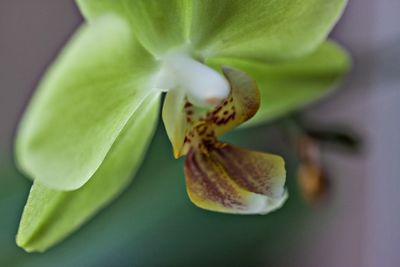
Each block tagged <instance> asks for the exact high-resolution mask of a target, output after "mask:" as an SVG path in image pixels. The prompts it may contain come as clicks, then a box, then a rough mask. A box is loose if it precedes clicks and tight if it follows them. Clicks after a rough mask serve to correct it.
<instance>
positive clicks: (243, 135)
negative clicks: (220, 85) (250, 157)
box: [0, 126, 315, 267]
mask: <svg viewBox="0 0 400 267" xmlns="http://www.w3.org/2000/svg"><path fill="white" fill-rule="evenodd" d="M284 137H285V135H284V134H283V133H282V132H281V131H280V130H279V128H277V127H271V126H261V127H257V128H251V129H244V130H240V131H237V132H234V133H232V134H230V135H228V136H227V137H226V140H227V141H229V142H231V143H235V144H237V145H240V146H243V147H246V148H250V149H257V150H261V151H268V152H272V153H278V154H281V155H283V156H284V158H285V160H286V164H287V171H288V178H287V185H288V188H289V194H290V197H289V200H288V201H287V203H286V204H285V205H284V207H283V208H282V209H280V210H278V211H276V212H273V213H272V214H270V215H267V216H235V215H225V214H218V213H212V212H208V211H204V210H201V209H199V208H197V207H195V206H194V205H193V204H191V203H190V201H189V199H188V197H187V195H186V192H185V184H184V176H183V161H182V160H174V159H173V157H172V152H171V148H170V144H169V142H168V140H167V137H166V134H165V131H164V129H163V128H162V126H160V127H159V129H158V131H157V133H156V136H155V139H154V140H153V142H152V145H151V147H150V150H149V153H148V155H147V158H146V160H145V162H144V164H143V166H142V168H141V169H140V171H139V173H138V174H137V176H136V177H135V179H134V180H133V183H132V184H131V185H130V186H129V188H128V189H127V190H126V191H125V193H124V194H123V195H122V196H121V197H120V198H119V199H117V200H116V201H115V202H114V203H112V204H111V205H110V206H109V207H107V208H106V209H105V210H103V211H102V212H100V213H99V214H97V215H96V216H95V217H94V219H92V220H91V221H90V222H89V223H87V224H86V225H84V226H83V227H82V228H81V229H80V230H79V231H77V232H76V233H75V234H74V235H72V236H71V237H69V238H68V239H67V240H65V241H63V242H62V243H60V244H59V245H57V246H56V247H54V248H52V249H50V250H49V251H48V252H46V253H44V254H39V253H34V254H28V253H26V252H24V251H23V250H22V249H20V248H18V247H17V246H16V245H15V241H14V239H15V233H16V231H17V227H18V221H19V216H20V214H21V212H22V208H23V205H24V203H25V200H26V197H27V195H28V191H29V187H30V182H29V180H27V179H26V178H24V177H22V176H21V175H20V174H18V172H17V170H15V169H14V167H12V166H3V167H2V170H1V173H0V176H1V180H0V214H1V221H0V236H1V239H0V266H38V267H39V266H40V267H42V266H71V267H72V266H264V265H267V264H273V263H274V262H282V259H284V258H285V257H287V255H291V254H292V253H293V252H294V251H295V250H296V248H297V247H298V246H299V245H301V242H302V240H303V238H302V236H303V235H304V234H305V232H304V231H308V230H307V229H308V228H309V226H308V225H307V220H306V219H307V218H308V216H309V215H310V214H311V213H310V211H309V209H308V208H307V207H306V206H305V205H304V204H303V202H302V200H301V199H299V196H298V195H297V192H296V190H297V189H296V184H295V181H294V179H293V177H294V174H295V166H296V162H295V160H294V155H293V154H291V152H290V151H292V149H290V146H289V144H288V143H287V139H285V138H284ZM314 219H315V218H314Z"/></svg>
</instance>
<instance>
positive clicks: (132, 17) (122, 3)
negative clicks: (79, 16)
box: [77, 0, 192, 56]
mask: <svg viewBox="0 0 400 267" xmlns="http://www.w3.org/2000/svg"><path fill="white" fill-rule="evenodd" d="M77 3H78V6H79V7H80V10H81V12H82V13H83V15H84V16H85V18H86V19H87V20H89V21H91V20H93V19H95V18H96V17H98V16H102V15H104V14H108V13H114V14H118V15H120V16H121V17H123V18H124V19H126V20H127V21H129V22H130V25H131V27H132V30H133V31H134V34H135V36H136V38H137V39H138V40H139V41H140V42H141V43H142V45H143V46H144V47H146V49H148V50H149V51H150V52H151V53H152V54H153V55H156V56H161V55H163V54H164V53H165V52H167V51H168V50H170V49H171V48H176V47H181V46H184V45H187V44H188V43H189V40H188V37H189V29H190V22H191V14H192V9H191V7H192V1H188V0H162V1H160V0H77Z"/></svg>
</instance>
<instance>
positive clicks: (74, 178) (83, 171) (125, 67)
mask: <svg viewBox="0 0 400 267" xmlns="http://www.w3.org/2000/svg"><path fill="white" fill-rule="evenodd" d="M155 67H156V64H155V62H154V59H153V57H152V56H151V55H150V54H149V53H147V52H146V50H144V49H143V47H142V46H141V45H140V44H139V43H138V42H137V41H136V40H135V39H134V35H133V34H132V32H131V30H130V27H129V25H128V24H127V23H126V22H125V21H124V20H121V19H120V18H118V17H116V16H112V15H108V16H104V17H100V18H99V19H97V20H95V21H93V22H92V23H91V24H90V25H84V26H82V28H81V29H80V30H79V31H78V32H77V34H76V35H75V36H74V37H73V38H72V40H71V41H70V42H69V44H68V45H67V47H66V48H65V49H64V50H63V51H62V53H61V55H60V56H59V57H58V59H57V60H56V62H55V63H54V64H53V66H52V67H51V68H50V71H49V72H48V73H47V75H46V76H45V78H44V80H43V81H42V82H41V83H40V85H39V88H38V91H37V92H36V94H35V96H34V97H33V99H32V101H31V103H30V105H29V108H28V109H27V111H26V113H25V115H24V118H23V121H22V123H21V125H20V128H19V131H18V135H17V147H16V150H17V152H16V153H17V155H16V156H17V162H18V164H19V167H20V168H21V169H22V170H23V171H24V172H25V173H26V174H27V175H28V176H30V177H32V178H33V179H35V180H37V182H38V183H41V184H44V185H46V186H47V187H50V188H54V189H59V190H74V189H77V188H79V187H81V186H82V185H83V184H84V183H86V182H87V181H88V180H89V179H90V177H91V176H92V175H93V174H94V173H95V172H96V170H97V168H98V167H99V166H100V164H101V163H102V161H103V160H104V158H105V156H106V155H107V153H108V151H109V149H110V148H111V146H112V144H113V143H114V141H115V139H116V138H117V137H118V135H119V134H120V132H121V130H122V129H123V128H124V126H125V124H126V123H127V121H128V120H129V118H130V117H131V116H132V114H133V113H134V112H135V111H136V109H137V108H138V106H139V105H140V104H141V103H142V102H143V100H144V98H145V97H146V96H147V95H148V94H149V92H150V91H149V89H150V88H151V84H150V79H151V75H152V73H153V71H155Z"/></svg>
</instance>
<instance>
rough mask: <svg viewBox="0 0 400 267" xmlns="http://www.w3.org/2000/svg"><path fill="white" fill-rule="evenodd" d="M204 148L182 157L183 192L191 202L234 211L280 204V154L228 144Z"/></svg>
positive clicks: (282, 194)
mask: <svg viewBox="0 0 400 267" xmlns="http://www.w3.org/2000/svg"><path fill="white" fill-rule="evenodd" d="M208 152H209V153H208V154H203V153H199V151H196V150H191V151H190V152H189V154H188V155H187V158H186V161H185V176H186V186H187V192H188V194H189V197H190V199H191V201H192V202H193V203H194V204H196V205H197V206H199V207H200V208H203V209H207V210H212V211H219V212H225V213H237V214H257V213H259V214H265V213H268V212H270V211H273V210H274V209H277V208H279V207H280V206H281V205H283V203H284V201H285V199H286V197H287V194H286V192H285V191H284V183H285V168H284V161H283V159H282V158H280V157H279V156H275V155H271V154H267V153H261V152H254V151H249V150H245V149H240V148H237V147H234V146H232V145H229V144H219V146H216V147H214V148H211V149H209V151H208Z"/></svg>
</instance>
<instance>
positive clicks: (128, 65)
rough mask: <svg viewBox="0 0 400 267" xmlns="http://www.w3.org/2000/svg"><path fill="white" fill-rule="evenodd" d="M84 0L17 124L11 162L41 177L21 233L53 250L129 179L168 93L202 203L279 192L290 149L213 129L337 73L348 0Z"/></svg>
mask: <svg viewBox="0 0 400 267" xmlns="http://www.w3.org/2000/svg"><path fill="white" fill-rule="evenodd" d="M77 3H78V6H79V8H80V10H81V12H82V14H83V16H84V18H85V19H86V23H84V25H82V26H81V28H80V29H79V30H78V31H77V33H76V34H75V35H74V37H73V38H72V39H71V41H70V42H69V43H68V45H67V46H66V48H65V49H64V50H63V51H62V53H61V54H60V56H59V57H58V59H57V60H56V61H55V63H54V64H53V65H52V67H51V68H50V70H49V71H48V73H47V74H46V75H45V77H44V79H43V80H42V82H41V83H40V84H39V88H38V90H37V92H36V94H35V95H34V97H33V99H32V101H31V103H30V105H29V107H28V109H27V111H26V112H25V115H24V118H23V120H22V122H21V125H20V127H19V130H18V135H17V142H16V143H17V144H16V156H17V163H18V165H19V167H20V169H21V170H22V171H23V172H24V173H25V174H26V175H27V176H29V177H31V178H32V179H33V186H32V189H31V191H30V194H29V198H28V202H27V204H26V206H25V209H24V213H23V215H22V219H21V223H20V228H19V230H18V235H17V243H18V245H19V246H21V247H23V248H24V249H25V250H27V251H43V250H46V249H47V248H49V247H50V246H52V245H54V244H55V243H57V242H59V241H60V240H62V239H63V238H65V237H66V236H67V235H68V234H70V233H71V232H72V231H74V230H75V229H76V228H78V227H79V226H80V225H82V224H83V223H84V222H85V221H86V220H88V218H90V217H91V216H92V215H93V214H94V213H96V212H97V211H98V210H99V209H101V208H102V207H103V206H105V205H106V204H107V203H109V202H110V201H111V200H112V199H114V198H115V196H117V195H118V194H119V193H120V192H121V191H122V190H123V189H124V188H125V187H126V186H127V185H128V183H129V182H130V180H131V178H132V176H133V173H134V172H135V171H136V170H137V169H138V168H139V166H140V163H141V162H142V160H143V159H144V156H145V153H146V149H147V147H148V145H149V142H150V140H151V137H152V136H153V132H154V129H155V126H156V124H157V120H158V119H157V117H158V110H159V107H160V102H161V95H162V94H163V93H166V94H165V100H164V104H163V108H162V119H163V122H164V126H165V129H166V133H167V135H168V137H169V139H170V141H171V143H172V150H173V155H174V156H175V157H176V158H178V157H181V156H185V157H186V158H185V164H184V173H185V177H186V185H187V192H188V195H189V198H190V199H191V201H192V202H193V203H194V204H195V205H197V206H199V207H201V208H204V209H208V210H213V211H219V212H225V213H238V214H266V213H268V212H270V211H272V210H275V209H277V208H279V207H281V206H282V205H283V203H284V201H285V199H286V197H287V193H286V190H285V188H284V183H285V169H284V161H283V159H282V158H281V157H279V156H276V155H272V154H268V153H264V152H256V151H250V150H246V149H242V148H239V147H236V146H234V145H231V144H227V143H223V142H221V141H219V140H218V137H219V136H220V135H222V134H224V133H226V132H228V131H229V130H231V129H233V128H235V127H237V126H239V125H241V124H243V123H244V122H246V121H248V122H247V123H246V124H247V125H251V124H257V123H262V122H265V121H267V120H270V119H271V118H274V117H277V116H280V115H283V114H285V113H286V112H288V111H291V110H293V109H294V108H297V107H300V106H302V105H304V104H305V103H308V102H310V101H312V100H314V99H316V98H318V97H319V96H321V95H323V94H324V93H325V92H326V89H327V88H329V87H332V85H333V84H334V83H336V82H337V81H338V79H339V78H340V77H341V76H342V75H343V74H344V73H345V72H346V70H347V68H348V58H347V55H346V53H345V52H344V51H343V50H342V49H341V48H340V47H339V46H338V45H336V44H334V43H333V42H331V41H325V39H326V36H327V34H328V33H329V31H330V30H331V28H332V27H333V25H334V24H335V23H336V21H337V19H338V18H339V17H340V15H341V13H342V10H343V8H344V6H345V4H346V1H345V0H331V1H325V0H296V1H292V0H290V1H289V0H284V1H272V0H248V1H242V0H218V1H215V0H214V1H213V0H168V1H155V0H78V1H77ZM258 88H260V90H259V89H258ZM253 115H255V116H254V118H252V117H253ZM251 118H252V119H251ZM160 175H161V174H160ZM148 193H149V194H151V192H148Z"/></svg>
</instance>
